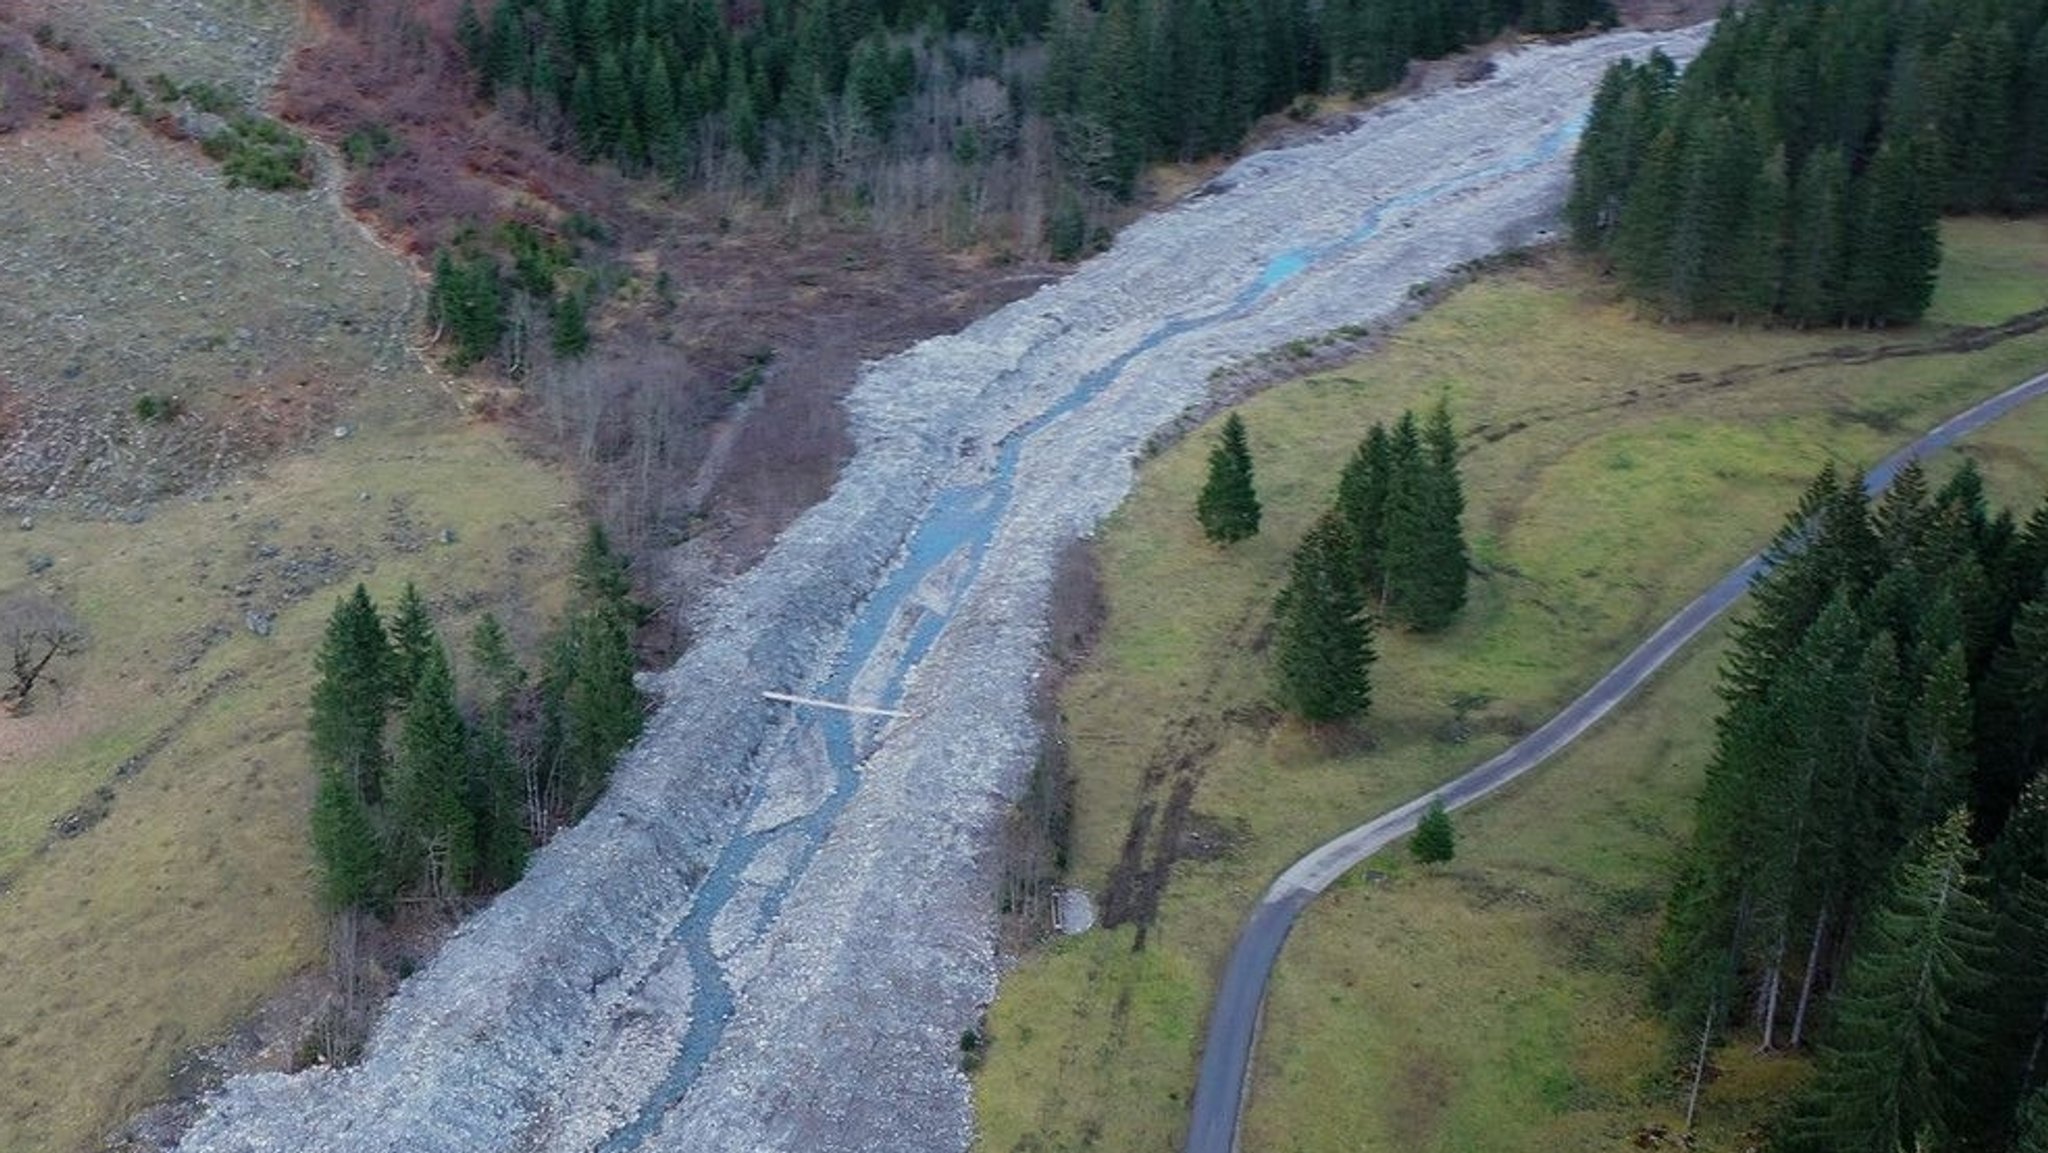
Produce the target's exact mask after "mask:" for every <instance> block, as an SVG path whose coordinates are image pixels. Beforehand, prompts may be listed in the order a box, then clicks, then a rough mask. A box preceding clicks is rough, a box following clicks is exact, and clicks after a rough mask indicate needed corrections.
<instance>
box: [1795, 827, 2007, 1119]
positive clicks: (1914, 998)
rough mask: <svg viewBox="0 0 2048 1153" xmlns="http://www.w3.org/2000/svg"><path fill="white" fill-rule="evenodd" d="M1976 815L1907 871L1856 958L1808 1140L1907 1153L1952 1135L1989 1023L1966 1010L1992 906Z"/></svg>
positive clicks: (1803, 1113)
mask: <svg viewBox="0 0 2048 1153" xmlns="http://www.w3.org/2000/svg"><path fill="white" fill-rule="evenodd" d="M1968 827H1969V817H1968V814H1967V813H1965V812H1963V811H1961V810H1958V811H1957V812H1955V813H1954V814H1952V815H1950V816H1949V818H1948V819H1947V820H1945V821H1943V822H1942V823H1941V824H1940V825H1938V826H1936V827H1935V829H1934V830H1932V832H1931V834H1930V835H1929V837H1928V839H1927V841H1926V843H1925V847H1924V848H1923V849H1922V850H1921V851H1920V852H1919V853H1918V854H1917V855H1916V856H1915V857H1914V859H1913V860H1911V861H1909V862H1908V863H1907V864H1906V865H1904V866H1903V867H1901V869H1900V870H1899V873H1898V876H1897V878H1896V880H1895V881H1894V882H1893V884H1892V887H1891V892H1890V895H1889V897H1888V898H1887V900H1886V901H1885V905H1884V908H1883V909H1882V910H1881V911H1880V913H1879V914H1878V916H1877V919H1876V921H1875V922H1874V924H1873V925H1872V926H1871V927H1870V933H1871V939H1870V940H1869V941H1868V942H1867V943H1865V944H1864V946H1863V947H1862V948H1861V949H1860V950H1859V951H1858V953H1857V955H1856V957H1855V959H1854V960H1853V961H1852V962H1851V963H1850V968H1849V973H1848V977H1847V978H1846V980H1845V981H1844V982H1843V986H1842V988H1841V991H1840V993H1839V994H1838V995H1837V997H1836V1003H1835V1022H1834V1026H1833V1028H1832V1030H1831V1032H1830V1034H1829V1041H1828V1043H1827V1044H1825V1045H1824V1046H1823V1047H1822V1049H1821V1055H1820V1059H1819V1061H1818V1062H1817V1063H1816V1066H1815V1069H1814V1077H1813V1081H1812V1082H1811V1084H1810V1085H1809V1086H1808V1089H1807V1091H1806V1093H1805V1096H1804V1099H1803V1102H1802V1105H1801V1108H1800V1113H1799V1121H1798V1124H1797V1127H1796V1134H1797V1135H1796V1139H1795V1140H1796V1147H1797V1148H1801V1149H1811V1150H1826V1151H1828V1153H1861V1151H1865V1150H1867V1151H1869V1153H1896V1151H1897V1150H1901V1149H1909V1148H1913V1147H1915V1142H1916V1141H1918V1140H1919V1139H1920V1137H1921V1136H1922V1135H1923V1134H1926V1133H1930V1132H1931V1133H1933V1134H1934V1135H1935V1136H1936V1137H1937V1139H1940V1138H1942V1137H1944V1136H1945V1135H1947V1134H1948V1133H1949V1132H1950V1131H1951V1129H1952V1127H1953V1125H1954V1122H1955V1121H1956V1120H1957V1119H1958V1115H1959V1107H1960V1098H1961V1091H1962V1087H1961V1086H1959V1085H1958V1084H1957V1083H1956V1078H1957V1076H1958V1075H1959V1074H1962V1073H1963V1072H1964V1071H1965V1070H1967V1068H1968V1067H1969V1060H1968V1058H1969V1054H1970V1052H1971V1051H1972V1048H1973V1046H1975V1045H1976V1044H1977V1043H1978V1040H1979V1038H1978V1037H1977V1036H1976V1035H1975V1033H1974V1032H1973V1030H1974V1029H1981V1026H1980V1025H1978V1024H1977V1023H1976V1022H1974V1021H1969V1020H1965V1019H1964V1018H1965V1014H1964V1013H1962V1012H1961V1011H1960V1010H1961V1009H1962V1007H1963V1006H1964V1004H1965V1002H1966V1000H1967V999H1968V998H1970V997H1973V996H1975V995H1976V994H1977V992H1978V991H1979V990H1980V989H1981V988H1982V986H1983V985H1984V983H1985V980H1986V968H1987V959H1988V952H1989V948H1990V942H1991V936H1990V924H1989V913H1988V911H1987V910H1986V909H1985V907H1984V903H1983V901H1982V899H1981V898H1979V897H1978V896H1977V894H1976V893H1975V892H1974V891H1973V886H1972V885H1971V881H1970V875H1969V870H1970V868H1971V866H1972V865H1973V863H1974V861H1975V854H1974V852H1973V851H1972V849H1971V848H1970V840H1969V833H1968Z"/></svg>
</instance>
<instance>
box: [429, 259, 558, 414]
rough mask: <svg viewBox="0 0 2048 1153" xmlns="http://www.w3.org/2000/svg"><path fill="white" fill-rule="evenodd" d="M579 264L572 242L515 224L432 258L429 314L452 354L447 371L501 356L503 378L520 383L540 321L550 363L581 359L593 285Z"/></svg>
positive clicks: (450, 354) (449, 357)
mask: <svg viewBox="0 0 2048 1153" xmlns="http://www.w3.org/2000/svg"><path fill="white" fill-rule="evenodd" d="M573 223H576V224H579V225H581V226H583V227H584V228H586V229H588V228H589V227H590V226H589V225H588V223H587V222H583V221H575V222H573ZM577 257H578V252H577V249H576V246H575V244H574V243H573V242H572V241H571V240H569V239H567V238H565V237H558V236H549V235H546V234H544V233H542V232H541V231H540V230H539V229H536V228H534V227H532V226H530V225H527V224H522V223H520V222H518V221H506V222H505V223H503V224H502V225H501V226H500V227H498V228H497V229H496V230H494V231H492V232H491V233H490V235H488V236H486V235H484V234H482V233H480V232H478V231H477V230H475V229H470V230H467V231H465V232H464V233H463V234H462V235H460V236H458V237H457V238H456V240H455V242H454V243H453V244H452V245H450V246H448V247H444V248H442V249H441V250H440V251H439V252H437V253H436V254H435V256H434V281H433V286H432V288H431V289H430V290H429V292H428V296H427V303H428V309H427V311H428V319H429V320H430V321H431V322H432V323H433V324H434V325H436V326H437V327H438V329H439V330H440V333H441V337H442V339H443V340H445V341H446V342H447V344H448V346H449V350H450V351H449V356H448V361H449V365H450V367H452V368H455V369H457V370H460V369H463V368H467V367H468V366H470V365H472V364H475V363H476V362H478V361H481V360H485V359H489V358H492V357H497V356H500V355H501V354H503V361H504V365H505V368H506V370H507V371H508V372H510V373H512V374H513V375H514V376H517V375H519V374H520V372H521V371H522V370H523V369H524V367H525V365H526V363H527V361H528V359H529V352H530V348H531V345H532V343H533V341H534V340H535V339H536V336H537V334H536V332H535V331H534V329H535V328H536V326H537V325H538V324H539V323H540V322H541V321H543V320H544V321H545V322H546V324H547V325H548V344H549V347H550V350H551V351H552V352H553V353H554V355H555V356H557V357H559V358H565V359H573V358H575V357H578V356H581V355H583V353H584V352H585V351H586V350H588V349H589V347H590V326H589V317H588V308H589V304H588V299H587V298H588V295H589V287H588V285H587V283H586V282H587V281H588V280H589V279H590V278H589V277H588V276H587V275H585V274H583V273H582V271H581V270H579V269H578V268H577V264H576V261H577Z"/></svg>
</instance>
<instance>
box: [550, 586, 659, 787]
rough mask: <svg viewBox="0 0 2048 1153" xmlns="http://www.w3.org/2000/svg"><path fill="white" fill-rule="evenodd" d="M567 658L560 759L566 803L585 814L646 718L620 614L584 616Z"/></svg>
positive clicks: (573, 631) (574, 628) (576, 623)
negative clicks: (620, 755) (613, 766)
mask: <svg viewBox="0 0 2048 1153" xmlns="http://www.w3.org/2000/svg"><path fill="white" fill-rule="evenodd" d="M563 656H565V657H566V659H567V661H568V668H567V670H566V674H564V673H561V672H557V674H556V677H557V679H558V682H559V683H560V685H561V690H560V692H561V696H560V700H561V716H562V721H561V730H560V731H561V748H560V750H559V758H560V764H561V766H562V770H563V782H564V790H565V794H566V795H565V797H564V799H565V800H567V801H568V802H569V803H570V805H571V811H572V812H575V813H579V814H580V813H583V812H585V811H588V809H589V808H590V806H591V805H592V804H593V803H595V802H596V800H597V798H598V796H599V795H600V794H601V793H603V792H604V787H605V785H606V784H607V783H608V782H609V781H610V779H611V769H612V762H613V760H615V759H616V758H617V757H618V755H619V754H620V753H621V752H623V751H624V750H625V748H626V746H627V745H629V744H631V743H632V742H633V738H635V737H637V736H639V735H640V727H641V725H642V723H643V721H644V718H643V715H642V712H641V700H640V691H639V689H637V688H635V687H634V684H633V646H632V640H631V637H630V636H629V634H628V631H627V625H626V622H625V621H624V620H622V619H621V618H620V616H619V614H618V612H617V611H616V610H615V609H611V608H598V609H592V610H588V611H585V612H583V613H580V614H578V615H577V616H576V617H575V618H574V620H573V621H572V622H571V624H570V629H569V636H568V642H567V645H566V646H565V651H564V652H563Z"/></svg>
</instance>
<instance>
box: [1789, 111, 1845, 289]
mask: <svg viewBox="0 0 2048 1153" xmlns="http://www.w3.org/2000/svg"><path fill="white" fill-rule="evenodd" d="M1848 200H1849V165H1848V162H1847V161H1845V160H1844V159H1842V153H1841V150H1840V149H1836V148H1828V149H1824V150H1822V151H1820V152H1817V153H1814V154H1813V155H1811V156H1808V157H1807V158H1806V164H1805V165H1804V166H1803V167H1801V169H1800V170H1799V179H1798V181H1797V182H1796V184H1795V186H1794V188H1793V193H1792V210H1791V220H1790V223H1789V227H1790V232H1791V238H1792V239H1791V249H1790V251H1789V252H1788V254H1787V256H1786V271H1785V315H1786V317H1787V319H1789V320H1791V321H1792V322H1793V323H1795V324H1798V325H1801V326H1805V325H1815V324H1832V323H1834V321H1836V320H1837V319H1838V318H1840V316H1841V315H1842V304H1843V301H1842V276H1843V272H1844V261H1845V259H1846V257H1845V253H1846V240H1847V233H1846V231H1845V230H1846V228H1847V212H1848Z"/></svg>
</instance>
